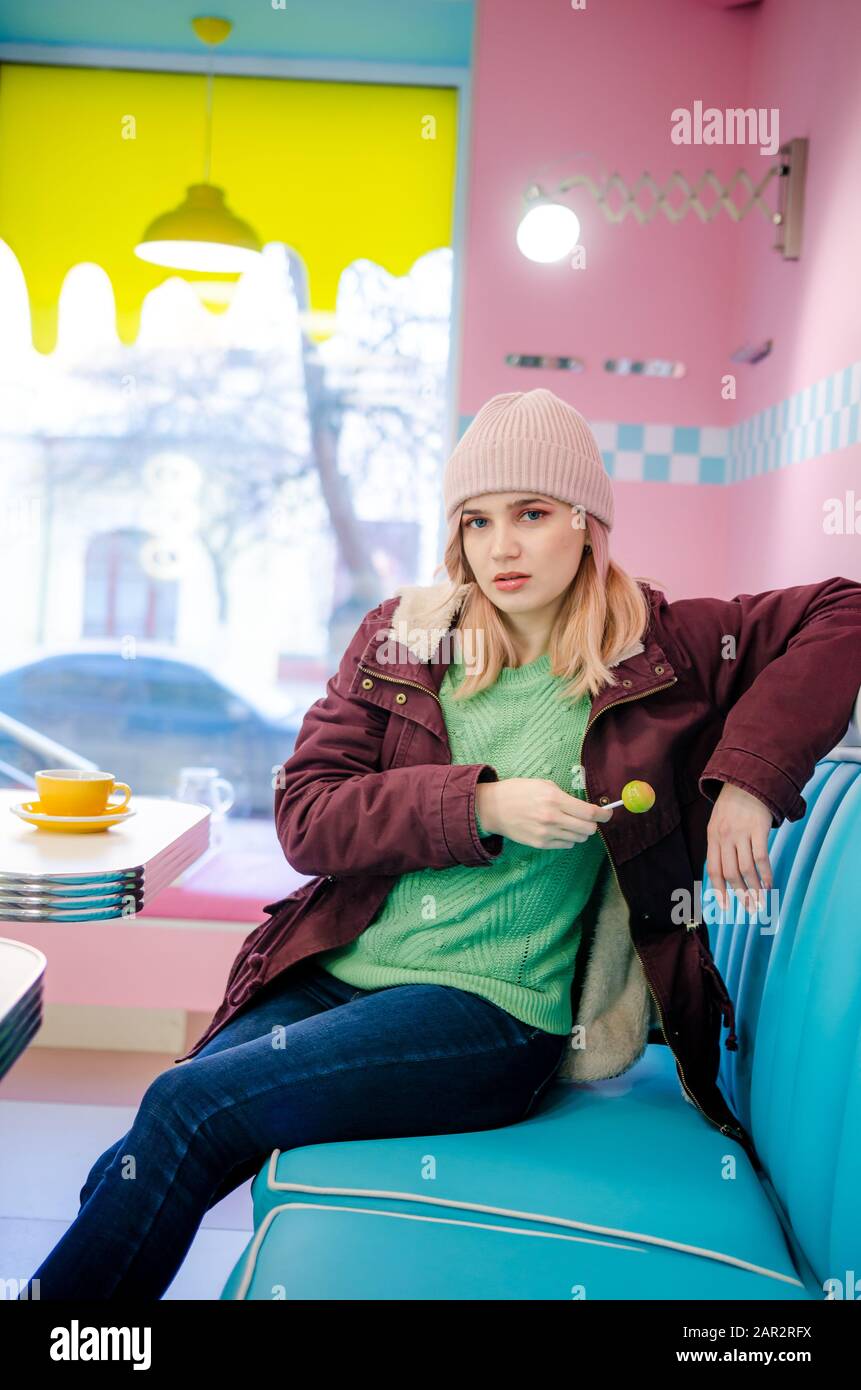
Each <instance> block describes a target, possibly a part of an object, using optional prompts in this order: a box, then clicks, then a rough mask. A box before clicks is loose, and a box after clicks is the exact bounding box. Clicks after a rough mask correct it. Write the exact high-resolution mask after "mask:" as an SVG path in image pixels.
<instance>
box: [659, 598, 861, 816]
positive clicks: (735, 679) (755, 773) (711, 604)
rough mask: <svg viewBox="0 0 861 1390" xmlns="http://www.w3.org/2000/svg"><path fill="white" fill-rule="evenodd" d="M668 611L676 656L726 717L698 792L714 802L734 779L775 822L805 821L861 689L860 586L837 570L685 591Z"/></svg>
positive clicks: (666, 616)
mask: <svg viewBox="0 0 861 1390" xmlns="http://www.w3.org/2000/svg"><path fill="white" fill-rule="evenodd" d="M662 620H663V622H664V623H665V624H666V630H667V632H668V634H669V637H670V640H671V641H672V643H673V645H674V648H675V651H674V652H672V651H670V649H669V647H668V655H671V657H672V659H673V660H675V661H678V662H679V663H680V664H681V665H682V666H685V665H687V666H688V667H689V668H690V674H691V677H692V679H694V680H697V679H699V680H700V681H701V682H702V683H703V685H704V687H705V691H704V693H705V696H706V698H707V699H708V700H709V701H710V702H711V703H712V704H713V705H716V706H717V707H718V709H719V710H720V711H721V712H722V713H723V714H724V716H725V718H724V725H723V734H722V737H721V739H720V741H719V742H718V744H717V746H716V748H715V749H714V751H713V753H712V755H711V757H710V758H709V760H708V762H707V763H706V765H705V767H704V768H703V771H702V773H701V774H700V777H699V788H700V791H701V792H702V793H703V795H704V796H706V797H708V799H709V800H710V801H714V800H715V799H716V797H717V795H718V793H719V792H720V789H721V783H722V782H732V783H733V784H734V785H735V786H738V787H742V788H743V789H744V790H745V791H749V792H751V793H752V794H753V795H754V796H757V797H759V799H760V801H762V802H764V803H765V805H766V806H768V808H769V809H770V811H771V813H772V819H773V826H772V828H776V827H777V826H779V825H780V824H781V822H782V821H783V819H784V818H786V819H787V820H790V821H795V820H800V819H801V818H802V817H803V816H804V815H805V814H806V811H807V804H806V802H805V800H804V798H803V796H802V795H801V791H802V788H803V787H804V786H805V784H806V783H807V782H808V780H809V779H810V777H811V776H812V774H813V769H814V767H815V764H816V763H817V761H818V760H819V759H820V758H822V757H824V756H825V754H826V753H828V752H830V751H831V749H832V748H833V747H834V746H835V744H837V743H838V742H839V741H840V739H841V738H842V736H843V735H844V734H845V733H846V730H847V728H848V725H849V722H850V720H851V718H852V712H853V706H854V703H855V700H856V699H857V697H858V692H859V688H861V585H859V584H858V583H856V582H854V581H853V580H850V579H844V578H842V577H841V576H837V577H835V578H832V579H825V580H822V581H820V582H818V583H815V584H798V585H794V586H793V587H791V588H786V589H768V590H766V591H764V592H763V593H759V594H738V595H736V597H735V598H732V599H716V598H693V599H679V600H677V601H676V602H674V603H671V604H667V605H666V606H665V608H664V611H663V614H662ZM729 639H732V640H729Z"/></svg>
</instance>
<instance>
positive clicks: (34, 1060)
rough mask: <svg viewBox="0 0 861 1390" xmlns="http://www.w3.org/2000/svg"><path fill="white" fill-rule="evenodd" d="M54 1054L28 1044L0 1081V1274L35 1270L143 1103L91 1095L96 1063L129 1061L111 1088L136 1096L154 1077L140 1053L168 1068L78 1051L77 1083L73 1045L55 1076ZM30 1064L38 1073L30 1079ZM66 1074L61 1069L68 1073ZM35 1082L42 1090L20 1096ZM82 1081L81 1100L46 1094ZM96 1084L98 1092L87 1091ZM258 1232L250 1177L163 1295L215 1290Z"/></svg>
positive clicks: (221, 1207) (217, 1212)
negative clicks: (106, 1101)
mask: <svg viewBox="0 0 861 1390" xmlns="http://www.w3.org/2000/svg"><path fill="white" fill-rule="evenodd" d="M39 1053H41V1055H39ZM53 1053H54V1050H53V1049H40V1050H38V1052H36V1051H32V1050H31V1051H29V1052H28V1053H26V1054H25V1056H24V1057H23V1058H21V1059H19V1062H18V1063H17V1064H16V1065H15V1066H14V1067H13V1068H12V1070H11V1071H10V1073H9V1074H8V1076H7V1078H4V1081H3V1083H0V1279H12V1278H14V1279H16V1280H26V1279H28V1278H29V1277H30V1276H31V1274H32V1273H33V1272H34V1270H35V1269H36V1268H37V1267H38V1266H39V1264H40V1263H41V1261H42V1260H43V1259H44V1257H45V1255H46V1254H47V1253H48V1251H49V1250H51V1249H52V1248H53V1246H54V1245H55V1244H56V1242H57V1241H58V1240H59V1238H60V1236H61V1235H62V1234H63V1232H64V1231H65V1230H66V1228H67V1227H68V1226H69V1225H70V1224H71V1222H72V1221H73V1220H74V1217H75V1215H76V1214H77V1211H78V1206H79V1198H80V1191H81V1187H82V1186H83V1184H84V1180H85V1178H86V1176H87V1174H88V1172H89V1170H90V1167H91V1166H92V1164H93V1163H94V1162H95V1160H96V1159H97V1158H98V1157H99V1155H100V1154H101V1153H103V1152H104V1150H105V1149H107V1148H109V1146H110V1145H111V1144H113V1143H114V1142H115V1140H117V1139H119V1137H120V1135H122V1134H125V1133H126V1131H127V1130H128V1129H129V1128H130V1127H131V1124H132V1121H133V1120H134V1116H135V1113H136V1110H137V1104H136V1103H135V1104H132V1105H113V1104H112V1105H100V1104H94V1103H93V1100H92V1095H91V1092H92V1090H93V1087H92V1086H88V1085H87V1084H86V1082H87V1071H86V1068H87V1064H88V1062H90V1063H92V1064H93V1069H94V1070H95V1071H96V1072H98V1071H101V1073H102V1074H104V1071H105V1069H106V1068H111V1066H112V1063H113V1062H114V1061H115V1062H116V1069H117V1070H118V1071H119V1072H120V1073H121V1072H122V1069H123V1067H124V1066H125V1067H126V1069H127V1070H126V1074H125V1076H124V1077H123V1076H120V1077H119V1078H116V1077H115V1085H114V1087H113V1089H114V1091H123V1090H125V1091H126V1092H127V1093H130V1094H131V1095H132V1096H135V1095H139V1094H141V1093H142V1091H143V1090H144V1089H145V1088H146V1084H147V1083H146V1080H144V1081H143V1084H141V1077H140V1068H141V1063H142V1062H143V1064H144V1068H145V1071H144V1075H145V1076H146V1074H147V1073H149V1072H151V1074H152V1076H155V1075H156V1074H157V1073H158V1072H159V1071H161V1070H164V1065H163V1064H162V1059H161V1058H160V1057H158V1056H155V1055H151V1054H146V1055H145V1056H143V1057H141V1056H140V1055H139V1056H138V1057H137V1058H133V1059H129V1058H127V1057H126V1058H121V1057H119V1055H118V1054H110V1053H90V1054H89V1056H88V1055H87V1054H86V1053H84V1052H78V1053H76V1054H75V1058H76V1059H78V1068H77V1069H78V1076H77V1085H75V1083H73V1082H70V1081H69V1079H68V1068H69V1062H70V1058H69V1056H68V1054H67V1055H65V1056H62V1055H61V1054H60V1053H59V1052H57V1053H55V1054H54V1057H55V1060H56V1064H57V1071H55V1072H54V1073H53V1075H54V1077H55V1080H54V1084H53V1085H51V1084H50V1077H51V1075H52V1073H51V1070H50V1069H51V1060H52V1054H53ZM129 1067H131V1068H132V1071H133V1072H135V1073H137V1075H136V1077H135V1079H134V1080H130V1077H129V1073H128V1068H129ZM25 1069H29V1071H30V1073H31V1077H30V1080H31V1085H30V1086H29V1087H28V1086H27V1078H26V1077H25V1074H24V1073H25ZM59 1073H62V1074H63V1078H62V1082H61V1081H60V1079H59V1078H58V1074H59ZM13 1077H14V1079H15V1085H14V1087H13V1086H12V1085H11V1080H12V1078H13ZM108 1089H110V1088H108ZM28 1090H30V1091H31V1092H32V1093H33V1094H34V1095H36V1096H39V1097H40V1098H38V1099H26V1098H21V1097H22V1095H26V1093H27V1091H28ZM75 1090H77V1091H78V1092H79V1093H82V1094H83V1095H84V1097H85V1098H84V1099H83V1100H82V1101H81V1103H72V1102H70V1101H67V1100H65V1099H63V1100H58V1099H43V1098H41V1097H42V1096H44V1095H46V1094H47V1095H48V1096H50V1095H51V1094H52V1093H53V1094H54V1095H57V1094H63V1093H64V1091H65V1093H66V1094H69V1093H70V1092H71V1093H74V1092H75ZM88 1093H90V1098H86V1097H87V1095H88ZM6 1096H10V1098H9V1099H6V1098H5V1097H6ZM251 1231H252V1210H251V1182H250V1180H249V1181H248V1182H247V1183H243V1185H242V1186H241V1187H238V1188H236V1189H235V1190H234V1191H233V1192H231V1193H229V1194H228V1195H227V1196H226V1197H224V1198H223V1199H222V1200H221V1201H220V1202H219V1203H218V1204H217V1205H216V1206H214V1207H213V1208H212V1209H211V1210H210V1211H208V1212H207V1213H206V1215H205V1217H204V1218H203V1221H202V1223H201V1226H200V1229H199V1230H198V1233H197V1236H196V1237H195V1240H194V1243H193V1245H192V1247H191V1249H190V1250H189V1252H188V1255H187V1257H186V1259H185V1262H184V1264H183V1266H182V1268H181V1269H180V1270H179V1272H178V1274H177V1276H176V1278H175V1279H174V1281H173V1283H172V1284H171V1286H170V1288H169V1289H168V1290H167V1291H166V1293H165V1294H164V1297H165V1298H166V1299H217V1298H218V1297H219V1295H220V1293H221V1290H222V1288H223V1287H224V1284H225V1282H226V1280H227V1277H228V1275H229V1274H230V1271H231V1270H232V1268H233V1266H234V1264H235V1263H236V1261H237V1259H238V1258H239V1256H240V1254H241V1253H242V1251H243V1250H244V1248H245V1246H246V1244H247V1243H248V1240H249V1238H250V1235H251Z"/></svg>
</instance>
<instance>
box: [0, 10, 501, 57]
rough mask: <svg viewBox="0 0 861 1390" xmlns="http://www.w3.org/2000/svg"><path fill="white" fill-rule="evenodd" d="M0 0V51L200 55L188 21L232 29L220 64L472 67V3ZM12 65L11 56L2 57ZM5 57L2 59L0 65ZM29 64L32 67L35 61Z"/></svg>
mask: <svg viewBox="0 0 861 1390" xmlns="http://www.w3.org/2000/svg"><path fill="white" fill-rule="evenodd" d="M282 3H283V6H284V7H283V9H282V8H276V7H275V6H276V5H277V4H278V0H216V3H215V4H213V5H212V6H211V7H210V6H208V5H207V3H206V0H146V3H144V4H141V3H139V0H86V2H85V3H84V4H81V0H51V3H50V4H34V3H33V0H0V45H7V44H45V45H52V46H61V47H69V46H72V47H76V48H77V47H86V48H107V49H132V50H142V51H145V52H153V53H156V52H158V53H179V54H194V55H195V56H198V57H199V56H200V55H201V53H203V52H204V51H205V50H204V48H203V46H202V45H201V44H200V42H199V41H198V40H197V38H196V37H195V35H194V33H193V31H192V28H191V20H192V18H194V17H195V16H197V15H201V14H215V15H217V16H219V17H220V18H224V19H230V20H232V21H233V26H234V27H233V33H232V34H231V35H230V38H229V39H227V40H226V42H225V43H224V44H222V45H220V47H219V48H218V50H217V52H218V54H219V56H223V57H224V58H225V59H226V58H228V57H229V56H231V55H232V56H236V57H248V58H261V57H262V58H279V59H284V58H295V59H314V58H319V59H333V60H338V61H344V60H346V61H350V60H352V61H363V62H384V63H419V64H424V65H428V66H431V65H434V66H436V65H439V66H450V67H469V65H470V58H471V47H472V29H473V10H474V0H282ZM7 56H9V55H7ZM2 57H3V54H2V52H0V59H2ZM31 61H37V59H36V58H33V59H31Z"/></svg>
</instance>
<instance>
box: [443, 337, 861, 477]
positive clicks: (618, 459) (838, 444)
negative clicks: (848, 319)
mask: <svg viewBox="0 0 861 1390" xmlns="http://www.w3.org/2000/svg"><path fill="white" fill-rule="evenodd" d="M473 418H474V417H473V416H472V415H462V416H461V417H460V433H459V436H458V437H460V436H462V435H463V433H464V430H465V429H466V427H467V425H468V424H469V423H470V421H471V420H472V419H473ZM589 423H590V425H591V428H592V432H593V434H594V435H595V438H596V439H597V441H598V447H599V449H600V450H601V453H602V455H603V458H604V463H605V464H606V467H607V472H608V473H609V475H610V477H611V478H620V479H622V481H623V482H660V483H735V482H739V481H740V480H741V479H743V478H752V477H755V476H756V475H757V474H760V473H770V472H771V471H772V470H773V469H776V468H785V467H787V466H788V465H789V464H792V463H801V462H802V461H803V460H805V459H812V458H818V457H819V456H820V455H821V454H828V453H831V452H833V451H834V450H836V449H845V448H846V447H847V446H848V445H850V444H858V443H859V442H861V362H854V363H853V364H852V365H851V366H849V367H843V368H841V370H840V371H839V372H834V373H833V374H832V375H831V376H827V377H823V378H822V380H821V381H817V382H815V383H814V384H813V385H812V386H806V387H805V388H804V390H802V391H796V392H795V394H794V395H792V396H787V397H786V398H785V400H782V401H780V402H779V403H778V404H777V405H772V406H769V407H768V409H767V410H761V411H759V412H758V413H757V414H756V415H751V416H749V418H748V419H747V420H742V421H741V423H740V424H738V425H732V426H731V427H729V428H721V427H719V426H717V425H622V424H618V423H616V422H615V421H608V420H598V421H594V420H590V422H589Z"/></svg>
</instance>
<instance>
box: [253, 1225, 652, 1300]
mask: <svg viewBox="0 0 861 1390" xmlns="http://www.w3.org/2000/svg"><path fill="white" fill-rule="evenodd" d="M282 1211H327V1212H341V1211H357V1212H360V1213H362V1214H363V1215H365V1216H392V1217H394V1218H395V1220H396V1221H431V1222H433V1223H434V1225H439V1226H468V1227H469V1228H470V1230H472V1229H473V1228H474V1227H478V1229H479V1230H482V1231H504V1232H505V1233H506V1235H509V1236H538V1237H539V1238H540V1239H542V1240H570V1241H576V1242H577V1243H578V1244H580V1245H606V1246H608V1247H609V1248H610V1249H611V1250H619V1251H621V1252H622V1254H625V1255H645V1254H646V1251H645V1250H638V1249H637V1247H636V1246H634V1245H619V1244H618V1243H617V1242H615V1241H612V1240H592V1239H591V1238H590V1237H589V1236H563V1235H557V1234H556V1232H555V1231H521V1230H519V1229H518V1228H517V1227H516V1226H495V1225H493V1224H491V1222H489V1221H458V1219H457V1217H454V1216H416V1215H415V1213H414V1212H405V1211H378V1210H377V1208H376V1207H345V1206H337V1207H333V1206H332V1205H331V1203H329V1202H284V1203H283V1204H282V1205H281V1206H280V1207H272V1208H271V1209H270V1210H269V1211H268V1212H267V1213H266V1215H265V1217H264V1218H263V1220H262V1221H261V1223H260V1229H259V1230H258V1231H256V1232H255V1234H254V1238H253V1240H252V1242H251V1245H250V1246H249V1247H248V1264H247V1266H246V1269H245V1273H244V1274H243V1276H242V1279H241V1280H240V1283H239V1287H238V1289H237V1291H236V1294H235V1298H236V1299H237V1300H239V1299H242V1298H244V1297H245V1294H246V1293H247V1292H248V1285H249V1284H250V1283H251V1280H252V1277H253V1274H254V1262H255V1260H256V1259H257V1255H258V1253H259V1250H260V1246H261V1245H262V1243H263V1237H264V1235H265V1233H266V1229H267V1227H268V1226H269V1225H270V1223H271V1222H272V1221H274V1220H275V1217H276V1216H278V1215H279V1214H280V1213H281V1212H282Z"/></svg>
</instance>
